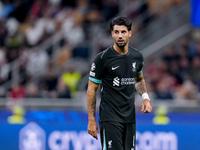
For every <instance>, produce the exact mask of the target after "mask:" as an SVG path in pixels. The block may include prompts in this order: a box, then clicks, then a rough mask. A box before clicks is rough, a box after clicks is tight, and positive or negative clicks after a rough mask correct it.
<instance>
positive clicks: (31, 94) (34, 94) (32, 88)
mask: <svg viewBox="0 0 200 150" xmlns="http://www.w3.org/2000/svg"><path fill="white" fill-rule="evenodd" d="M40 97H41V96H40V93H39V91H38V88H37V86H36V85H35V84H34V83H29V84H28V85H27V87H26V98H40Z"/></svg>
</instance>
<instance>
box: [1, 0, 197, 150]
mask: <svg viewBox="0 0 200 150" xmlns="http://www.w3.org/2000/svg"><path fill="white" fill-rule="evenodd" d="M119 15H120V16H127V17H129V18H130V19H132V21H133V33H134V34H133V36H132V38H131V42H130V44H131V45H132V46H134V47H135V48H137V49H139V50H141V51H142V53H143V55H144V57H145V64H144V75H145V79H146V82H147V86H148V91H149V94H150V97H151V101H152V106H153V109H154V111H153V112H152V113H151V114H146V115H143V114H141V112H140V108H141V103H142V101H141V98H140V97H139V96H138V95H136V117H137V139H136V145H137V150H200V142H199V141H200V138H199V137H200V127H199V126H200V29H199V28H200V1H199V0H1V1H0V108H1V109H0V149H1V150H18V149H19V150H100V141H99V140H98V141H96V140H94V139H92V137H90V136H89V135H88V134H87V105H86V89H87V82H88V72H89V70H90V64H91V61H92V60H93V58H94V56H95V55H96V54H97V53H98V52H100V51H102V50H104V49H105V48H106V47H108V46H110V45H112V43H113V40H112V37H111V36H110V31H109V27H108V24H109V22H110V20H111V19H112V18H113V17H115V16H119ZM97 99H98V101H97V105H99V102H100V93H99V92H98V97H97ZM96 115H97V119H98V106H97V114H96Z"/></svg>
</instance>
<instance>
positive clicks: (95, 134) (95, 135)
mask: <svg viewBox="0 0 200 150" xmlns="http://www.w3.org/2000/svg"><path fill="white" fill-rule="evenodd" d="M93 137H94V138H95V139H97V140H98V137H97V133H96V132H94V134H93Z"/></svg>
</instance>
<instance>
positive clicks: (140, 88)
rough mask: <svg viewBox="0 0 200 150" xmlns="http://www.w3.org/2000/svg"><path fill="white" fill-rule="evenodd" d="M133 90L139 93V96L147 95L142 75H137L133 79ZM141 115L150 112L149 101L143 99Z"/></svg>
mask: <svg viewBox="0 0 200 150" xmlns="http://www.w3.org/2000/svg"><path fill="white" fill-rule="evenodd" d="M135 89H136V91H137V92H138V93H139V95H140V96H142V94H144V93H147V88H146V82H145V80H144V77H143V73H142V72H141V73H138V74H137V76H136V77H135ZM141 111H142V112H143V113H150V112H151V111H152V107H151V103H150V99H144V100H143V103H142V110H141Z"/></svg>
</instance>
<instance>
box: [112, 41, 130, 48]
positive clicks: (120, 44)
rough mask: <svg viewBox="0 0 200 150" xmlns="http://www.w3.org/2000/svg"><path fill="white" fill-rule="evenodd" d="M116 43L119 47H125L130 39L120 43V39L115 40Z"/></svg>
mask: <svg viewBox="0 0 200 150" xmlns="http://www.w3.org/2000/svg"><path fill="white" fill-rule="evenodd" d="M115 43H116V45H117V46H118V47H125V46H126V44H127V43H128V40H124V43H118V41H115Z"/></svg>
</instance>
